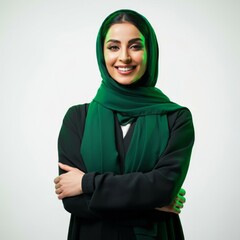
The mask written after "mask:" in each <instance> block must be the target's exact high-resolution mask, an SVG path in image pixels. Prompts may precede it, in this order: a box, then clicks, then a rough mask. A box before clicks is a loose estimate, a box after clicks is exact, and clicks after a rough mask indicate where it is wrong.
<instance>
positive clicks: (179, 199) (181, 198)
mask: <svg viewBox="0 0 240 240" xmlns="http://www.w3.org/2000/svg"><path fill="white" fill-rule="evenodd" d="M175 200H176V201H180V202H181V203H185V202H186V198H185V197H183V196H181V195H177V197H176V199H175Z"/></svg>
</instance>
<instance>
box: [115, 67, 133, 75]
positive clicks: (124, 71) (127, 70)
mask: <svg viewBox="0 0 240 240" xmlns="http://www.w3.org/2000/svg"><path fill="white" fill-rule="evenodd" d="M115 68H116V69H117V71H118V73H119V74H121V75H128V74H131V73H132V72H133V71H134V70H135V69H136V66H133V65H131V66H130V65H128V66H122V65H121V66H115Z"/></svg>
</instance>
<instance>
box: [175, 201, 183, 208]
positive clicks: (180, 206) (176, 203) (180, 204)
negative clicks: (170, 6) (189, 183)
mask: <svg viewBox="0 0 240 240" xmlns="http://www.w3.org/2000/svg"><path fill="white" fill-rule="evenodd" d="M174 206H175V207H177V208H183V204H182V203H181V202H179V201H176V202H175V203H174Z"/></svg>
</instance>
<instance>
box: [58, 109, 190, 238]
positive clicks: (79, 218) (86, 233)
mask: <svg viewBox="0 0 240 240" xmlns="http://www.w3.org/2000/svg"><path fill="white" fill-rule="evenodd" d="M87 109H88V104H83V105H77V106H73V107H71V108H70V109H69V110H68V112H67V113H66V115H65V117H64V120H63V124H62V127H61V131H60V134H59V138H58V152H59V161H60V162H62V163H64V164H67V165H70V166H72V167H76V168H79V169H80V170H82V171H84V172H86V174H85V175H84V177H83V179H82V189H83V192H84V194H82V195H79V196H75V197H70V198H65V199H63V204H64V208H65V209H66V210H67V211H68V212H70V213H71V220H70V226H69V233H68V240H100V239H101V240H108V239H109V240H117V239H119V240H120V239H122V240H133V239H136V238H135V234H134V230H133V229H134V227H143V228H146V229H149V231H152V229H153V226H154V227H157V237H156V238H153V239H161V240H174V239H175V240H182V239H184V236H183V231H182V227H181V223H180V219H179V216H178V215H177V214H173V213H166V212H160V211H157V210H154V207H162V206H166V205H169V204H170V203H171V201H172V200H173V198H174V196H173V194H172V193H173V192H176V188H179V185H180V186H181V184H182V183H183V181H184V179H185V176H186V174H187V170H188V165H189V161H190V156H191V151H192V147H193V143H194V128H193V123H192V117H191V113H190V112H189V110H187V109H181V110H178V111H176V112H173V113H171V114H169V115H168V125H169V137H170V138H169V142H168V145H167V147H166V149H165V151H164V154H163V155H162V156H161V157H160V159H159V161H158V163H157V165H156V166H155V168H154V169H153V170H152V171H150V172H146V173H142V172H135V173H128V174H120V175H115V174H113V173H104V174H99V173H95V172H91V173H87V171H86V167H85V165H84V162H83V160H82V157H81V154H80V147H81V141H82V136H83V131H84V124H85V118H86V114H87ZM134 127H135V123H134V122H133V123H132V125H131V127H130V129H129V131H128V133H127V135H126V136H125V138H124V139H123V136H122V131H121V128H120V125H119V123H118V121H117V119H116V121H115V131H116V142H117V149H118V152H119V165H120V167H121V168H122V167H123V165H124V156H125V154H126V152H127V149H128V146H129V144H130V141H131V137H132V134H133V131H134ZM93 151H94V146H93ZM59 173H60V174H62V173H63V171H62V170H61V169H59ZM146 193H147V194H146ZM156 199H157V201H159V206H152V205H151V203H153V202H154V203H155V202H156ZM153 223H157V224H153ZM143 239H144V238H143Z"/></svg>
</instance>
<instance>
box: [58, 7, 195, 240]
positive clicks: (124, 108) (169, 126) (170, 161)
mask: <svg viewBox="0 0 240 240" xmlns="http://www.w3.org/2000/svg"><path fill="white" fill-rule="evenodd" d="M97 60H98V65H99V69H100V72H101V76H102V84H101V86H100V88H99V89H98V92H97V94H96V96H95V98H94V99H93V101H92V102H91V103H90V104H81V105H77V106H73V107H71V108H70V109H69V110H68V112H67V113H66V115H65V117H64V120H63V125H62V128H61V131H60V135H59V139H58V150H59V162H60V163H59V167H60V168H59V169H60V175H59V176H58V177H57V178H56V179H55V180H54V182H55V187H56V194H57V195H58V198H59V199H62V200H63V204H64V207H65V209H66V210H67V211H68V212H70V213H71V221H70V227H69V233H68V239H69V240H72V239H81V240H84V239H88V240H89V239H93V240H97V239H103V240H108V239H109V240H115V239H125V240H126V239H127V240H131V239H138V240H139V239H140V240H141V239H146V240H150V239H184V236H183V231H182V227H181V223H180V220H179V216H178V213H179V212H180V208H181V207H182V206H183V203H184V201H185V199H184V197H183V196H184V194H185V193H184V190H182V189H181V186H182V184H183V181H184V179H185V176H186V174H187V170H188V166H189V161H190V156H191V151H192V147H193V142H194V129H193V123H192V117H191V113H190V111H189V110H188V109H187V108H185V107H181V106H179V105H177V104H175V103H173V102H171V101H170V100H169V98H168V97H167V96H166V95H164V94H163V93H162V92H161V91H160V90H159V89H157V88H155V87H154V86H155V84H156V81H157V76H158V43H157V39H156V36H155V33H154V30H153V29H152V27H151V25H150V23H149V22H148V20H147V19H146V18H145V17H143V16H142V15H140V14H138V13H137V12H135V11H131V10H119V11H116V12H114V13H112V14H111V15H109V16H108V17H107V18H106V19H105V20H104V22H103V23H102V26H101V28H100V30H99V33H98V37H97Z"/></svg>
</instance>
